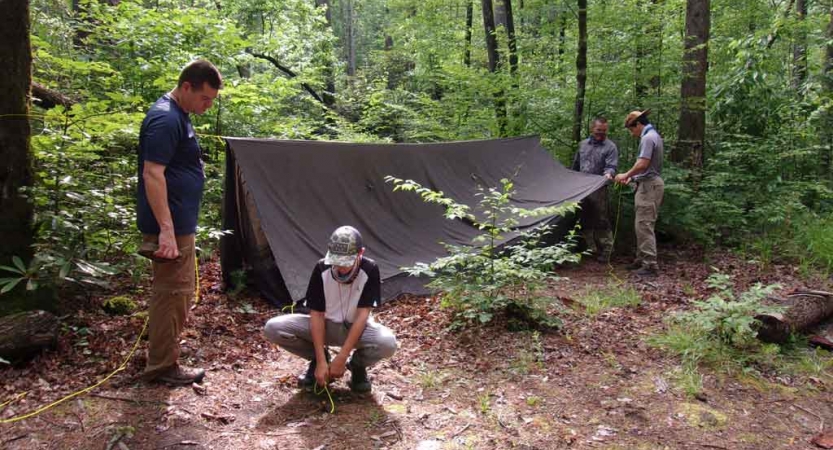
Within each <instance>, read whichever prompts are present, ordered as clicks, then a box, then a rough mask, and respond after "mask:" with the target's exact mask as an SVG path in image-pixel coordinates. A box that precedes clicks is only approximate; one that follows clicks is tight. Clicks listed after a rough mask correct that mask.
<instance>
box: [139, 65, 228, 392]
mask: <svg viewBox="0 0 833 450" xmlns="http://www.w3.org/2000/svg"><path fill="white" fill-rule="evenodd" d="M222 82H223V80H222V75H220V72H219V71H218V70H217V68H216V67H214V65H213V64H211V63H210V62H208V61H205V60H197V61H194V62H192V63H190V64H188V66H186V67H185V69H183V70H182V73H180V75H179V80H178V82H177V86H176V88H174V89H173V90H172V91H171V92H169V93H167V94H165V95H163V96H162V97H161V98H159V100H157V101H156V103H154V104H153V106H151V107H150V109H149V110H148V112H147V115H146V116H145V120H144V121H143V122H142V128H141V130H140V132H139V173H138V174H139V190H138V195H137V197H138V198H137V207H136V213H137V222H138V227H139V231H140V232H141V233H142V241H143V243H142V251H140V253H142V254H143V255H145V256H148V257H149V258H151V259H152V260H153V288H152V294H151V299H150V303H149V311H148V316H149V317H148V335H149V340H148V359H147V366H146V367H145V372H144V378H145V379H146V380H154V381H162V382H166V383H170V384H191V383H193V382H197V383H199V382H201V381H202V379H203V377H204V376H205V371H204V370H202V369H194V368H188V367H184V366H181V365H179V363H178V360H179V353H180V349H179V335H180V333H181V332H182V328H183V326H184V325H185V321H186V319H187V316H188V307H189V304H190V302H191V299H192V298H193V295H194V292H195V289H196V275H195V271H196V267H195V264H196V262H195V253H194V236H195V233H196V230H197V217H198V216H199V210H200V201H201V200H202V190H203V184H204V183H205V173H204V172H203V165H202V159H201V150H200V146H199V144H198V143H197V136H196V133H195V132H194V127H193V126H191V119H190V117H189V114H192V113H193V114H202V113H204V112H205V111H206V110H208V109H209V108H211V105H212V103H213V102H214V99H215V98H217V95H218V93H219V90H220V89H221V88H222Z"/></svg>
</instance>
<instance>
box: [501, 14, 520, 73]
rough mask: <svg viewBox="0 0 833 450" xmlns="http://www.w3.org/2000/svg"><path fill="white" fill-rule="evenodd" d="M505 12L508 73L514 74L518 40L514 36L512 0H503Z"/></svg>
mask: <svg viewBox="0 0 833 450" xmlns="http://www.w3.org/2000/svg"><path fill="white" fill-rule="evenodd" d="M503 9H504V11H505V12H506V37H507V39H508V40H507V42H508V45H509V73H511V74H512V75H515V73H516V72H517V71H518V42H517V39H516V38H515V17H514V14H513V13H512V0H503Z"/></svg>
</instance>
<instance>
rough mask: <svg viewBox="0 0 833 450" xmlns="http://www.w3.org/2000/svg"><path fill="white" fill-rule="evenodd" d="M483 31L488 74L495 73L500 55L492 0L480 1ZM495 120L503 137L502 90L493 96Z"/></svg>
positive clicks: (504, 122)
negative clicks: (487, 58)
mask: <svg viewBox="0 0 833 450" xmlns="http://www.w3.org/2000/svg"><path fill="white" fill-rule="evenodd" d="M481 4H482V5H483V29H484V31H485V32H486V53H487V55H488V56H489V72H491V73H495V72H497V70H498V68H499V67H500V54H499V53H498V50H497V36H495V16H494V12H493V11H492V0H482V1H481ZM494 97H495V118H496V119H497V124H498V135H500V136H504V135H505V134H506V128H507V125H508V123H507V118H506V116H507V114H506V99H505V96H504V92H503V89H499V90H498V91H497V92H496V93H495V94H494Z"/></svg>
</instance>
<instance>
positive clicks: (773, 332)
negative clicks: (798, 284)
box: [755, 291, 833, 343]
mask: <svg viewBox="0 0 833 450" xmlns="http://www.w3.org/2000/svg"><path fill="white" fill-rule="evenodd" d="M770 300H773V301H774V302H775V303H777V304H780V305H782V306H785V307H786V309H785V310H784V312H783V313H781V314H762V315H758V316H756V317H755V318H756V319H758V320H759V321H760V322H761V326H760V328H758V338H759V339H760V340H762V341H764V342H776V343H783V342H786V341H787V340H788V339H789V338H790V334H792V333H797V332H802V331H806V330H807V329H809V328H810V327H812V326H814V325H816V324H818V323H820V322H822V321H824V320H825V319H827V318H828V317H830V316H831V315H833V294H831V293H830V292H822V291H799V292H796V293H794V294H792V295H789V296H787V298H786V299H778V298H770Z"/></svg>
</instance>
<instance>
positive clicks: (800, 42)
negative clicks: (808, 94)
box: [792, 0, 807, 92]
mask: <svg viewBox="0 0 833 450" xmlns="http://www.w3.org/2000/svg"><path fill="white" fill-rule="evenodd" d="M795 12H796V14H797V15H798V26H799V29H798V33H796V37H795V45H794V46H793V77H792V86H793V89H795V90H796V92H800V89H801V87H802V86H803V85H804V81H806V80H807V30H805V29H804V27H805V23H806V21H805V20H804V19H805V18H806V17H807V1H806V0H796V2H795Z"/></svg>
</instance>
